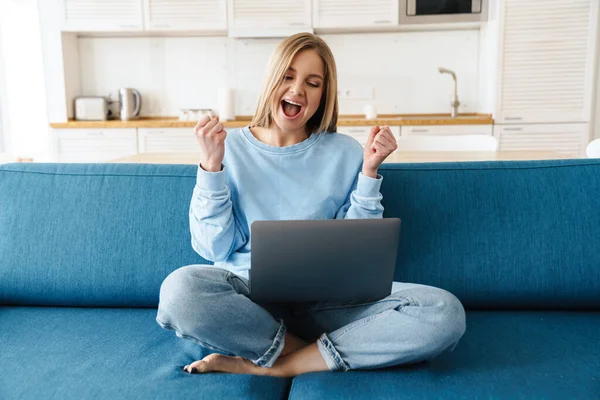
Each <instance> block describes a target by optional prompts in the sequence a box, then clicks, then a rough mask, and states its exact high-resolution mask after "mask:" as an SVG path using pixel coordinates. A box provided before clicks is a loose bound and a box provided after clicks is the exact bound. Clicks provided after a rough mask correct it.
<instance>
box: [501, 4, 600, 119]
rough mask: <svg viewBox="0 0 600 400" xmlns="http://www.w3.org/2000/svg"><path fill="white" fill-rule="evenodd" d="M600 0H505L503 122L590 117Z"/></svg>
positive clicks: (502, 12)
mask: <svg viewBox="0 0 600 400" xmlns="http://www.w3.org/2000/svg"><path fill="white" fill-rule="evenodd" d="M598 3H599V2H598V0H578V1H575V2H574V1H567V0H563V1H542V0H535V1H534V0H532V1H523V0H505V1H502V2H500V7H499V10H498V11H499V21H500V23H499V24H498V26H499V31H498V33H499V35H498V37H499V40H498V45H499V48H498V49H499V50H498V64H497V68H498V86H497V90H496V92H497V99H496V113H495V120H496V122H497V123H501V124H502V123H517V124H520V123H550V122H589V121H590V118H591V104H592V96H593V93H592V90H593V82H594V79H593V73H594V62H595V60H594V57H595V55H596V54H597V52H598V51H597V46H598V43H597V42H598V32H597V30H598Z"/></svg>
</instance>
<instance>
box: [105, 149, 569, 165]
mask: <svg viewBox="0 0 600 400" xmlns="http://www.w3.org/2000/svg"><path fill="white" fill-rule="evenodd" d="M199 157H200V156H199V153H197V152H193V153H192V152H189V153H140V154H136V155H134V156H129V157H122V158H118V159H115V160H111V161H109V162H111V163H141V164H197V163H198V162H199ZM566 158H570V157H569V156H566V155H564V154H561V153H556V152H551V151H407V152H398V151H396V152H394V153H392V154H390V155H389V156H388V158H386V159H385V161H384V163H421V162H460V161H517V160H553V159H566Z"/></svg>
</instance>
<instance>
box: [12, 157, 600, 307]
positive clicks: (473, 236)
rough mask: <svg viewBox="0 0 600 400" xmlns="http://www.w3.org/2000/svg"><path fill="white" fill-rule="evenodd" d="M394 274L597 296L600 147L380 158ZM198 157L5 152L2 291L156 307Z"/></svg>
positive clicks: (495, 299) (444, 284)
mask: <svg viewBox="0 0 600 400" xmlns="http://www.w3.org/2000/svg"><path fill="white" fill-rule="evenodd" d="M380 173H381V175H383V185H382V189H381V191H382V194H383V198H384V200H383V205H384V207H385V214H384V217H399V218H401V219H402V228H401V238H400V246H399V250H398V261H397V270H396V279H397V280H401V281H405V282H415V283H423V284H429V285H433V286H437V287H441V288H444V289H446V290H449V291H451V292H452V293H454V294H455V295H456V296H457V297H458V298H459V299H460V300H461V301H462V302H463V304H464V305H465V306H466V307H467V308H469V309H531V308H544V309H600V252H599V249H600V248H599V245H598V244H599V243H600V160H552V161H521V162H478V163H431V164H430V163H426V164H383V165H382V167H381V168H380ZM195 176H196V166H194V165H150V164H5V165H0V304H23V305H64V306H129V307H155V306H156V305H157V303H158V293H159V288H160V284H161V282H162V280H163V279H164V278H165V277H166V276H167V275H168V274H169V273H170V272H171V271H173V270H175V269H177V268H179V267H181V266H184V265H189V264H208V262H207V261H206V260H204V259H203V258H202V257H200V256H199V255H198V254H196V253H195V252H194V251H193V250H192V248H191V238H190V231H189V221H188V215H189V214H188V213H189V203H190V199H191V195H192V190H193V187H194V184H195Z"/></svg>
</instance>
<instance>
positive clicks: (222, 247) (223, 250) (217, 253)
mask: <svg viewBox="0 0 600 400" xmlns="http://www.w3.org/2000/svg"><path fill="white" fill-rule="evenodd" d="M190 231H191V234H192V248H193V249H194V250H195V251H196V252H197V253H198V254H200V255H201V256H202V257H204V258H205V259H207V260H208V261H213V262H215V261H224V260H226V259H227V258H228V257H229V256H230V255H231V254H232V253H233V252H235V251H237V250H238V249H240V248H241V247H243V246H244V245H245V244H246V242H247V241H248V238H247V236H246V234H245V233H244V231H243V229H241V226H240V223H239V221H238V220H237V218H236V216H235V213H234V211H233V205H232V201H231V192H230V190H229V187H228V186H227V185H226V176H225V168H222V170H221V171H219V172H207V171H204V170H203V169H202V167H200V166H199V167H198V175H197V178H196V186H195V187H194V192H193V195H192V201H191V204H190Z"/></svg>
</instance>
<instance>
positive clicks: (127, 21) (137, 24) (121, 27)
mask: <svg viewBox="0 0 600 400" xmlns="http://www.w3.org/2000/svg"><path fill="white" fill-rule="evenodd" d="M62 5H63V15H64V19H63V30H64V31H77V32H91V31H96V32H123V31H141V30H143V29H144V23H143V15H142V0H62Z"/></svg>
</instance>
